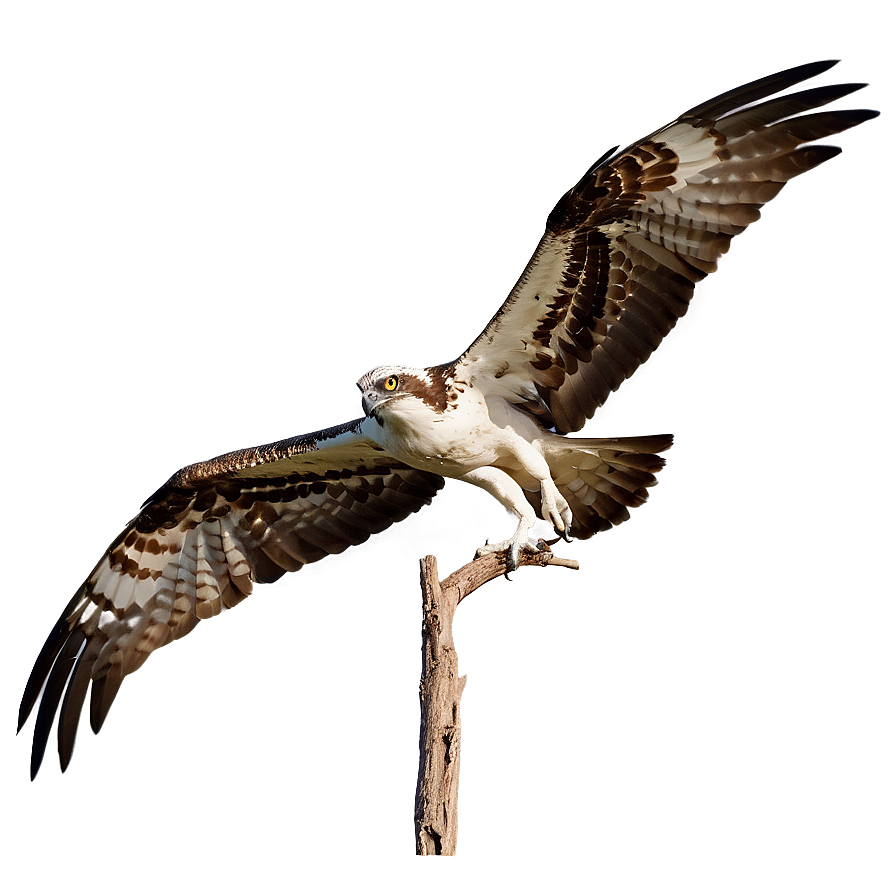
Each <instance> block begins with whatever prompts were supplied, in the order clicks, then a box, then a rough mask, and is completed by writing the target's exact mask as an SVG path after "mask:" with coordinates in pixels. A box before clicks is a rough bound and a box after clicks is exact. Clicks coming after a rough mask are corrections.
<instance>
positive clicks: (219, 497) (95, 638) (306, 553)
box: [19, 420, 444, 778]
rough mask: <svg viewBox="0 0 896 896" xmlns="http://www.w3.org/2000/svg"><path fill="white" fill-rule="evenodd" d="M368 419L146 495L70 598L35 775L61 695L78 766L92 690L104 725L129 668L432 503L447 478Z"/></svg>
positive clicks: (63, 760)
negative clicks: (417, 463) (386, 447)
mask: <svg viewBox="0 0 896 896" xmlns="http://www.w3.org/2000/svg"><path fill="white" fill-rule="evenodd" d="M360 423H361V421H360V420H355V421H352V422H351V423H347V424H345V425H343V426H339V427H333V428H331V429H328V430H322V431H321V432H317V433H311V434H309V435H306V436H299V437H297V438H294V439H287V440H284V441H281V442H275V443H272V444H270V445H262V446H259V447H257V448H249V449H245V450H242V451H236V452H232V453H230V454H226V455H222V456H221V457H217V458H213V459H212V460H210V461H205V462H203V463H200V464H193V465H192V466H189V467H185V468H184V469H182V470H180V471H179V472H177V473H176V474H175V475H174V476H172V477H171V479H169V480H168V482H167V483H166V484H165V485H164V486H162V488H160V489H159V490H158V491H157V492H156V493H155V494H154V495H153V496H152V497H151V498H150V499H149V500H148V501H147V502H146V504H144V506H143V508H142V509H141V511H140V513H139V514H138V515H137V516H136V517H135V518H134V519H133V520H132V521H131V522H130V523H129V524H128V526H127V527H126V528H125V529H124V531H123V532H122V533H121V534H120V535H119V536H118V538H116V539H115V540H114V541H113V542H112V544H111V545H110V546H109V548H108V550H107V551H106V553H105V554H104V555H103V557H102V558H101V560H100V562H99V563H98V564H97V565H96V567H95V568H94V570H93V572H92V573H91V574H90V576H89V577H88V578H87V581H86V582H84V584H83V585H82V586H81V588H80V589H79V590H78V592H77V593H76V594H75V596H74V598H73V599H72V600H71V601H70V602H69V604H68V606H67V607H66V608H65V610H64V611H63V613H62V616H61V617H60V619H59V621H58V622H57V624H56V625H55V626H54V628H53V630H52V632H51V633H50V636H49V637H48V638H47V641H46V643H45V645H44V647H43V649H42V650H41V652H40V654H39V656H38V658H37V661H36V662H35V664H34V669H33V671H32V673H31V677H30V678H29V680H28V684H27V685H26V687H25V692H24V695H23V697H22V703H21V707H20V711H19V728H20V729H21V727H22V725H23V724H24V723H25V721H26V720H27V718H28V716H29V714H30V712H31V710H32V709H33V707H34V705H35V703H36V702H37V700H38V697H39V696H40V694H41V689H42V688H43V697H42V699H41V701H40V708H39V710H38V714H37V721H36V724H35V729H34V741H33V746H32V756H31V775H32V778H33V777H34V776H35V775H36V774H37V771H38V769H39V768H40V765H41V761H42V760H43V756H44V752H45V750H46V745H47V741H48V739H49V735H50V732H51V731H52V727H53V721H54V718H55V716H56V711H57V708H58V707H59V704H60V700H62V708H61V710H60V712H59V724H58V748H59V758H60V764H61V766H62V769H63V771H64V770H65V769H66V767H67V766H68V763H69V761H70V760H71V756H72V751H73V749H74V744H75V735H76V732H77V728H78V719H79V717H80V715H81V710H82V707H83V705H84V702H85V700H86V698H87V692H88V689H89V690H90V724H91V727H92V728H93V730H94V731H97V732H98V731H99V730H100V728H101V727H102V725H103V722H104V721H105V719H106V716H107V714H108V712H109V708H110V706H111V705H112V702H113V700H114V699H115V696H116V694H117V693H118V690H119V688H120V687H121V683H122V681H123V680H124V678H125V676H127V675H129V674H130V673H131V672H134V671H136V670H137V669H139V668H140V666H141V665H143V663H144V662H145V661H146V659H147V658H148V657H149V655H150V654H151V653H152V652H153V651H154V650H156V649H158V648H159V647H162V646H164V645H165V644H168V643H170V642H171V641H174V640H176V639H177V638H180V637H182V636H183V635H185V634H187V633H188V632H190V631H192V629H193V628H194V627H195V626H196V624H197V623H198V622H199V620H200V619H208V618H210V617H212V616H215V615H217V614H219V613H221V612H222V611H223V610H224V609H228V608H230V607H233V606H235V605H236V604H237V603H239V602H240V601H241V600H243V599H244V598H245V597H247V596H248V595H249V594H250V593H251V591H252V586H253V584H254V583H255V582H273V581H275V580H276V579H278V578H280V576H282V575H283V574H284V573H285V572H288V571H295V570H298V569H301V568H302V566H304V565H305V564H306V563H313V562H314V561H316V560H320V559H322V558H323V557H326V556H327V555H329V554H338V553H340V552H342V551H344V550H345V549H346V548H347V547H349V546H350V545H357V544H361V543H362V542H364V541H366V540H367V539H368V538H369V537H370V536H371V534H373V533H376V532H381V531H382V530H383V529H386V528H387V527H388V526H390V525H391V524H392V523H394V522H398V521H399V520H402V519H404V518H405V517H407V516H408V515H409V514H411V513H413V512H415V511H417V510H419V509H420V508H421V507H422V506H423V505H424V504H428V503H429V502H430V500H431V499H432V497H433V496H434V495H435V494H436V492H437V491H438V490H439V489H440V488H441V487H442V485H443V484H444V482H443V480H442V478H441V477H440V476H437V475H434V474H432V473H426V472H423V471H420V470H416V469H413V468H411V467H408V466H406V465H405V464H402V463H400V462H399V461H396V460H394V459H393V458H390V457H388V456H387V455H386V454H385V453H384V452H383V450H382V449H381V448H380V447H379V446H377V445H376V444H375V443H373V442H371V441H370V440H369V439H367V438H365V437H364V436H363V434H362V433H361V428H360ZM91 682H92V685H91Z"/></svg>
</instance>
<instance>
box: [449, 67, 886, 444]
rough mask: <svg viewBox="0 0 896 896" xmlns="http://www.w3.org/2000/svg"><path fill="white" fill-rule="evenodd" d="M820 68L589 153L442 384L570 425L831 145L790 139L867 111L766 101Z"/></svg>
mask: <svg viewBox="0 0 896 896" xmlns="http://www.w3.org/2000/svg"><path fill="white" fill-rule="evenodd" d="M833 64H834V63H833V62H819V63H812V64H809V65H804V66H799V67H797V68H793V69H789V70H787V71H784V72H780V73H778V74H776V75H771V76H770V77H767V78H762V79H760V80H759V81H754V82H752V83H751V84H747V85H745V86H743V87H740V88H737V89H736V90H732V91H729V92H728V93H725V94H722V95H720V96H718V97H715V98H714V99H712V100H709V101H708V102H706V103H703V104H701V105H700V106H696V107H694V108H693V109H690V110H688V111H687V112H685V113H684V114H683V115H681V116H680V117H679V118H678V119H677V120H676V121H673V122H672V123H670V124H668V125H666V126H665V127H663V128H660V129H659V130H658V131H656V132H655V133H653V134H651V135H650V136H648V137H646V138H644V139H643V140H641V141H639V142H637V143H635V144H633V145H631V146H629V147H628V148H627V149H625V150H623V151H622V152H615V150H614V151H611V152H610V153H609V154H607V155H606V156H605V157H604V158H602V159H600V160H599V161H598V162H597V163H596V164H595V165H594V166H593V167H592V168H591V169H590V170H589V171H588V172H587V173H586V174H585V176H584V177H583V178H582V179H581V180H580V181H579V183H578V184H576V186H575V187H573V188H572V189H571V190H570V191H569V192H567V193H566V194H565V195H564V196H563V197H562V198H561V199H560V201H559V202H558V203H557V206H556V207H555V208H554V210H553V211H552V212H551V214H550V215H549V217H548V220H547V228H546V232H545V235H544V237H543V238H542V240H541V242H540V243H539V245H538V247H537V249H536V250H535V253H534V255H533V256H532V259H531V260H530V261H529V264H528V265H527V267H526V269H525V271H524V272H523V274H522V276H521V277H520V279H519V280H518V282H517V284H516V286H515V287H514V289H513V290H512V292H511V293H510V296H509V297H508V299H507V300H506V301H505V303H504V304H503V305H502V307H501V308H500V309H499V310H498V312H497V314H496V315H495V316H494V317H493V318H492V320H491V321H490V323H489V324H488V326H487V327H486V328H485V330H484V331H483V333H482V334H481V335H480V336H479V338H478V339H477V340H476V341H475V342H474V343H473V344H472V345H471V346H470V348H469V349H467V351H466V352H465V353H464V354H463V355H462V356H461V357H460V358H459V359H458V361H457V362H456V376H457V377H458V378H459V379H462V380H472V381H474V382H477V383H478V384H479V385H480V387H481V388H483V389H488V391H489V392H490V393H497V394H500V395H502V396H503V397H505V398H506V399H507V400H508V401H512V402H514V403H515V404H517V405H519V406H521V407H523V408H525V409H526V410H527V411H529V412H530V413H532V414H533V415H534V416H536V417H537V418H538V419H539V420H540V421H541V422H542V424H543V425H545V426H549V427H553V428H555V429H556V431H557V432H559V433H569V432H574V431H576V430H578V429H581V427H582V426H583V425H584V423H585V421H586V419H588V418H589V417H591V416H592V414H593V413H594V411H595V410H596V409H597V408H598V407H600V406H601V405H602V404H603V403H604V402H605V401H606V399H607V398H608V396H609V395H610V394H611V393H612V392H613V391H615V390H616V389H618V388H619V386H620V385H621V384H622V383H623V382H624V381H625V379H626V378H627V377H629V376H631V375H632V374H633V373H634V372H635V370H637V369H638V367H639V366H640V365H641V364H643V363H644V362H645V361H646V360H647V359H648V358H649V357H650V355H651V354H652V353H653V351H654V350H655V349H656V348H657V347H658V346H659V344H660V342H661V341H662V339H663V338H664V337H665V336H666V335H667V334H668V333H669V331H670V330H671V329H672V328H673V327H674V326H675V324H676V322H677V321H678V320H679V319H680V318H681V317H682V316H683V315H684V314H685V312H686V311H687V309H688V305H689V302H690V300H691V297H692V295H693V293H694V287H695V284H696V283H697V282H699V281H700V280H701V279H702V278H703V277H705V276H706V275H707V274H709V273H711V272H712V271H714V270H715V269H716V262H717V261H718V259H719V257H720V256H721V255H722V254H723V253H725V252H726V251H727V250H728V247H729V245H730V242H731V240H732V238H733V237H734V236H736V235H737V234H739V233H741V232H742V231H743V230H744V229H745V228H746V227H748V226H749V225H750V224H752V223H753V222H754V221H756V220H757V219H758V218H759V215H760V209H761V207H762V206H763V204H764V203H766V202H768V201H770V200H771V199H773V198H774V197H775V196H776V195H777V194H778V193H779V192H780V190H781V189H782V187H783V186H784V185H785V184H786V183H787V181H789V180H791V179H792V178H794V177H796V176H797V175H799V174H802V173H803V172H805V171H808V170H810V169H811V168H814V167H815V166H816V165H819V164H821V163H822V162H824V161H826V160H827V159H830V158H831V157H832V156H834V155H836V154H837V153H839V151H840V150H839V149H838V148H837V147H833V146H818V145H813V146H804V145H803V144H805V143H806V142H808V141H812V140H816V139H820V138H824V137H828V136H831V135H833V134H837V133H839V132H841V131H844V130H846V129H848V128H851V127H854V126H855V125H857V124H859V123H861V122H863V121H866V120H867V119H869V118H873V117H874V116H876V115H877V113H876V112H873V111H870V110H847V111H824V112H816V113H810V114H808V115H800V113H803V112H808V111H809V110H812V109H815V108H817V107H819V106H822V105H825V104H827V103H829V102H832V101H833V100H836V99H839V98H840V97H843V96H846V95H848V94H850V93H852V92H853V91H855V90H857V89H859V88H860V87H863V86H864V85H862V84H839V85H834V86H831V87H820V88H813V89H809V90H803V91H799V92H796V93H793V94H790V95H788V96H784V97H780V98H776V99H767V98H768V97H769V96H771V95H772V94H774V93H777V92H779V91H781V90H785V89H787V88H788V87H791V86H792V85H794V84H796V83H799V82H800V81H803V80H805V79H807V78H810V77H813V76H814V75H817V74H820V73H821V72H823V71H825V70H827V69H828V68H830V67H831V66H832V65H833ZM762 100H765V101H764V102H760V101H762ZM750 104H754V105H750ZM793 116H796V117H793ZM484 380H491V381H492V382H490V383H489V385H488V386H485V385H484V384H483V381H484Z"/></svg>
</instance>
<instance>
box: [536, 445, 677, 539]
mask: <svg viewBox="0 0 896 896" xmlns="http://www.w3.org/2000/svg"><path fill="white" fill-rule="evenodd" d="M671 446H672V436H671V435H656V436H635V437H632V438H614V439H563V440H559V439H557V440H554V439H551V440H547V441H546V442H545V443H544V451H545V457H546V459H547V461H548V464H549V465H550V468H551V477H552V478H553V480H554V484H555V485H556V486H557V488H558V489H559V490H560V494H561V495H563V497H564V498H565V499H566V501H567V503H568V504H569V509H570V510H571V511H572V514H573V524H572V528H571V529H570V535H572V537H573V538H590V537H591V536H592V535H594V534H595V533H597V532H605V531H606V530H607V529H611V528H612V527H613V526H618V525H619V524H620V523H623V522H625V521H626V520H627V519H628V518H629V508H632V507H640V506H641V505H642V504H643V503H644V502H645V501H646V500H647V489H649V488H650V487H651V486H654V485H656V482H657V480H656V476H655V475H654V474H655V473H658V472H659V471H660V470H662V468H663V467H664V466H665V463H666V461H665V459H664V458H662V457H658V454H659V453H660V452H662V451H666V450H667V449H668V448H670V447H671ZM524 493H525V495H526V498H527V500H528V501H529V503H530V504H531V505H532V507H533V508H534V509H535V511H536V513H537V512H538V510H539V507H540V504H541V493H540V492H538V491H529V490H526V491H525V492H524Z"/></svg>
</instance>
